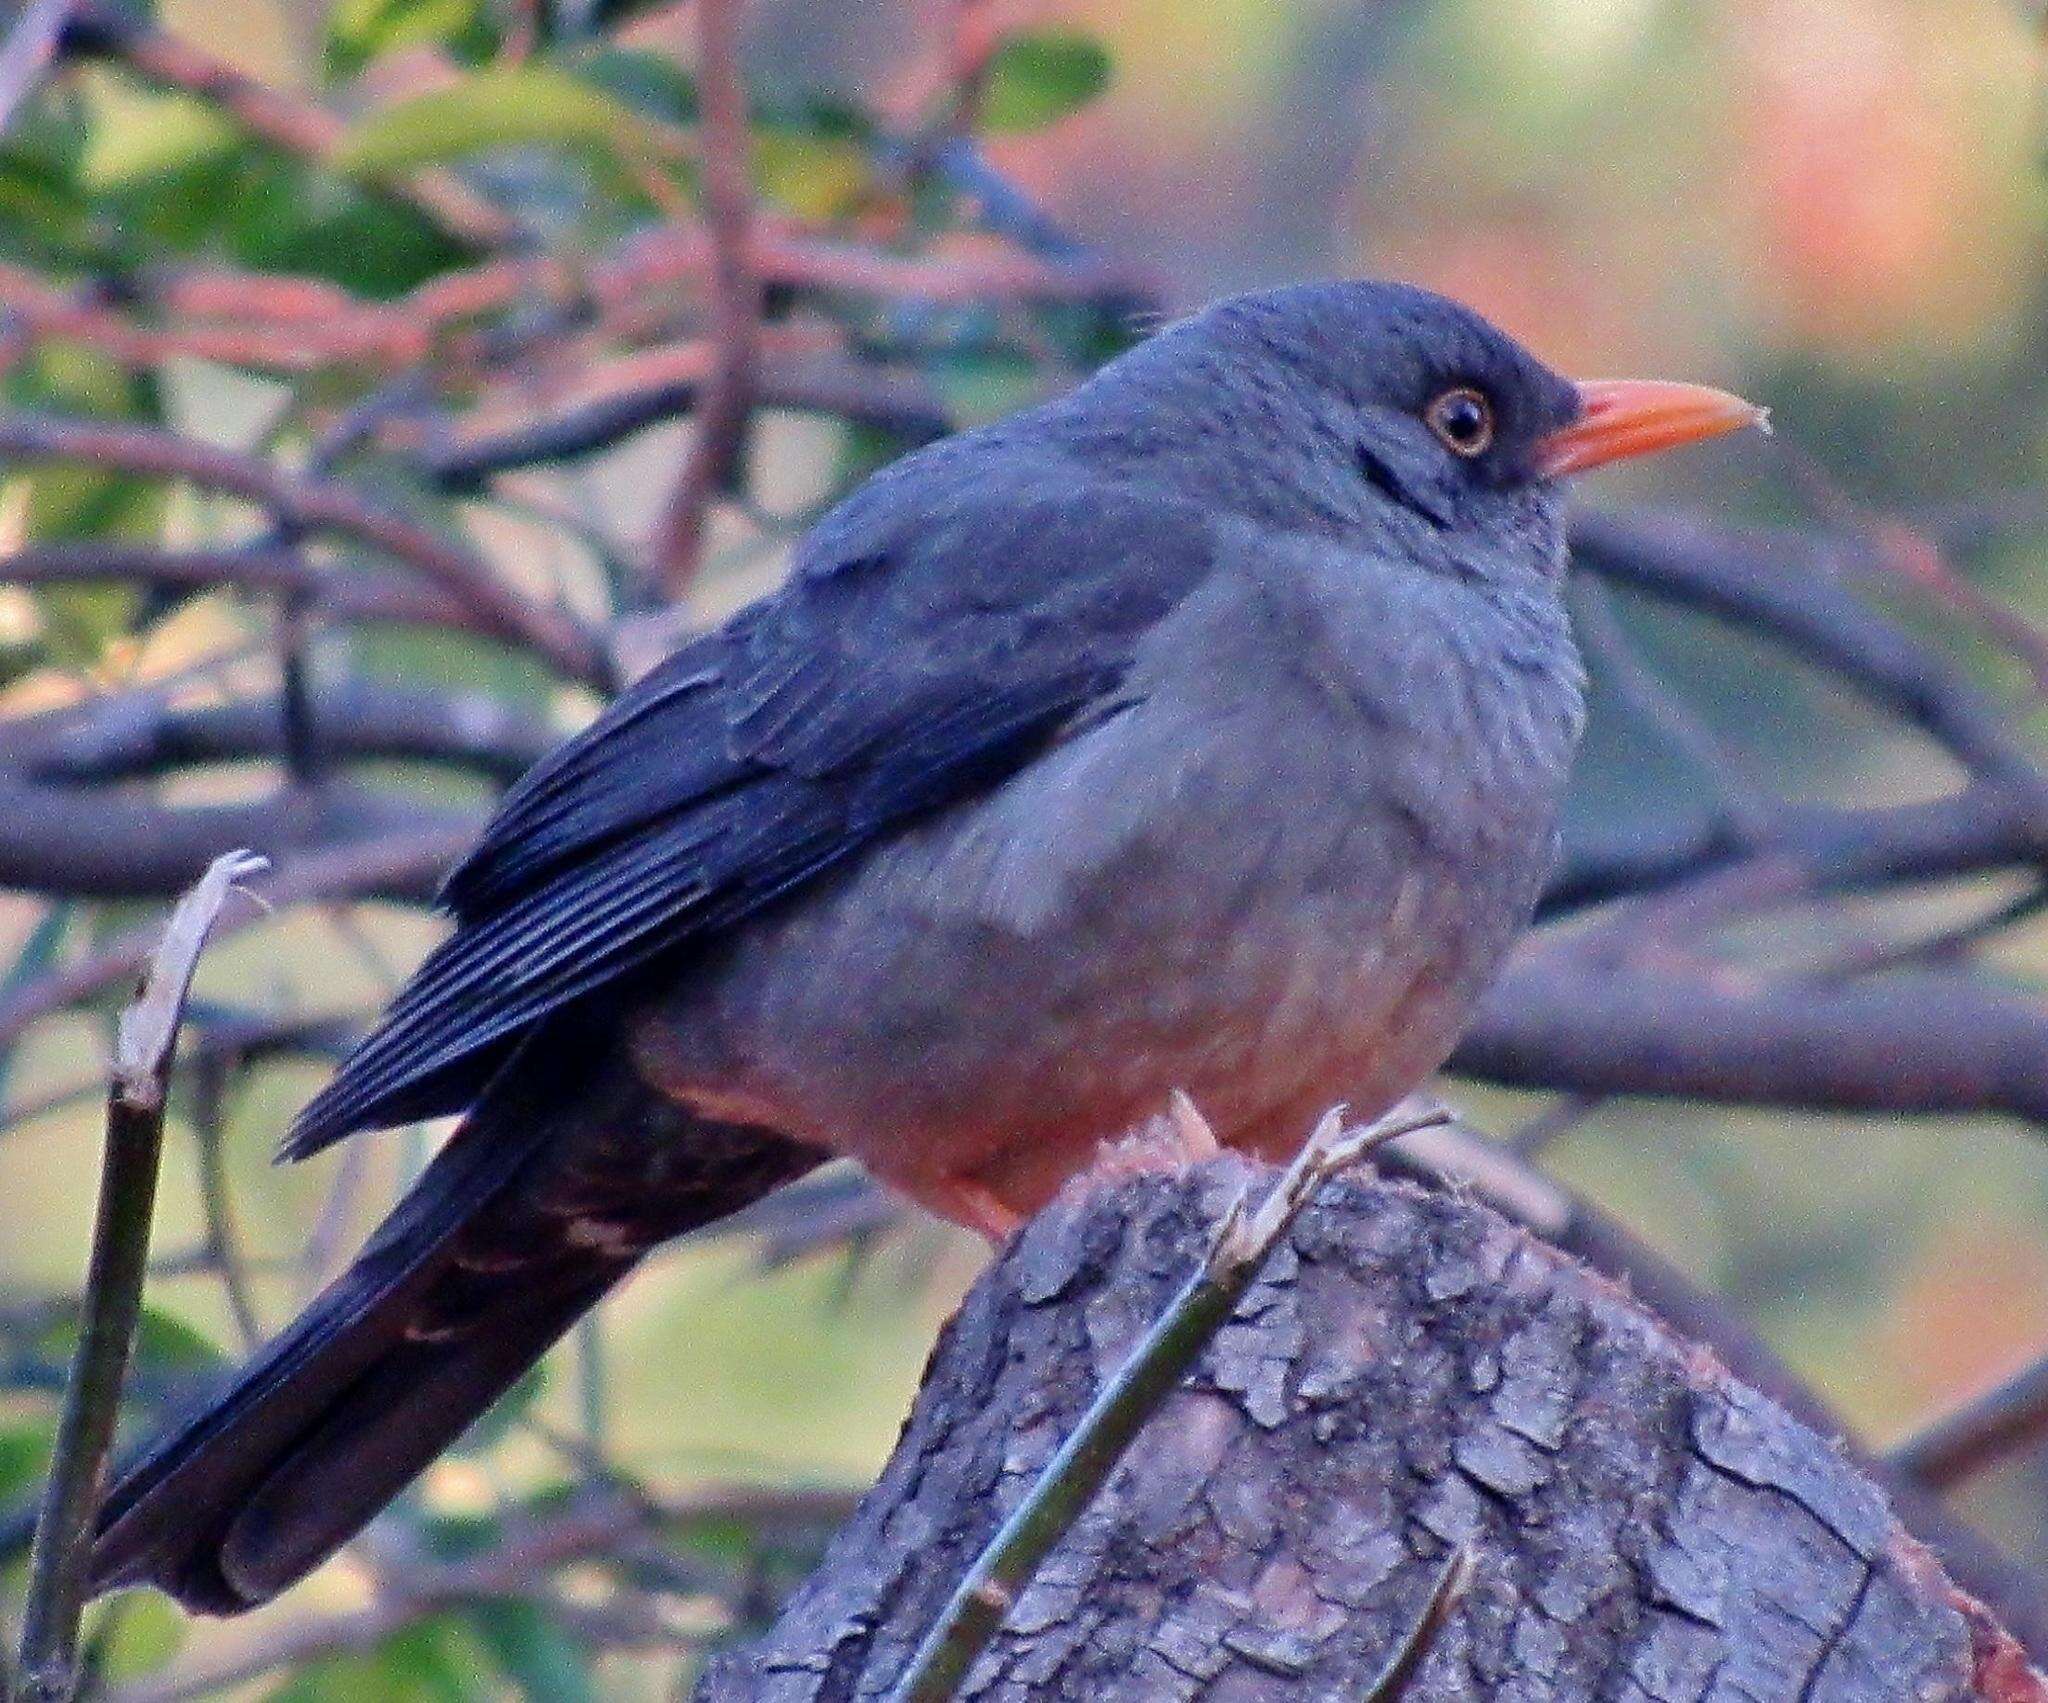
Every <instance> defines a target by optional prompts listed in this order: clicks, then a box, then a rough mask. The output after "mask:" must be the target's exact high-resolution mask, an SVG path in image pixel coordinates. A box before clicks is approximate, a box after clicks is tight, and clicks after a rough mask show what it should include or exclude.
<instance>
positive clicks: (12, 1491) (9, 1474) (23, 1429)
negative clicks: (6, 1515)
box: [0, 1419, 57, 1508]
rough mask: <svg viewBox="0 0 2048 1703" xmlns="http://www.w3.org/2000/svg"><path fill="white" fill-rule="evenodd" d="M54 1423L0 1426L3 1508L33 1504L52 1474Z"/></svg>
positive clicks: (28, 1421) (22, 1421)
mask: <svg viewBox="0 0 2048 1703" xmlns="http://www.w3.org/2000/svg"><path fill="white" fill-rule="evenodd" d="M56 1432H57V1422H56V1421H55V1420H54V1419H15V1420H10V1421H8V1422H7V1423H6V1424H4V1425H0V1508H18V1507H22V1506H25V1505H26V1504H27V1503H29V1502H31V1501H33V1500H34V1498H35V1497H36V1495H37V1493H38V1492H39V1491H40V1490H41V1488H42V1483H43V1475H44V1474H45V1473H46V1472H48V1471H49V1470H50V1446H51V1444H52V1442H53V1441H54V1440H55V1437H56Z"/></svg>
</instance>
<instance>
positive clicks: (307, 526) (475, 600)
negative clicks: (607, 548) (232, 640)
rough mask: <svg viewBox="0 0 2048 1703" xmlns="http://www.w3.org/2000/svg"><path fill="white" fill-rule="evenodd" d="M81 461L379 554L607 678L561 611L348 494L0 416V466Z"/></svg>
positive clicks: (140, 443)
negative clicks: (193, 488) (248, 507)
mask: <svg viewBox="0 0 2048 1703" xmlns="http://www.w3.org/2000/svg"><path fill="white" fill-rule="evenodd" d="M6 459H27V460H56V461H71V462H83V463H86V464H89V465H92V466H96V467H102V468H110V469H116V470H119V471H122V472H126V473H135V474H140V475H144V476H146V477H153V478H163V479H182V480H186V481H189V482H190V483H192V484H195V485H199V486H201V487H203V488H205V489H208V490H215V491H223V492H226V493H228V494H229V495H231V496H236V497H240V498H242V499H243V500H244V501H246V502H250V503H254V504H256V505H257V506H259V507H260V508H263V509H264V510H266V511H267V512H268V513H269V514H270V516H271V517H272V518H273V519H274V520H276V521H278V522H281V523H283V524H284V525H287V526H289V527H291V528H292V529H293V530H294V531H300V532H332V533H338V534H340V535H341V536H343V537H346V538H350V539H353V540H354V541H356V542H357V543H360V544H364V545H367V546H369V547H370V548H371V549H374V550H378V551H381V552H382V553H384V554H385V555H387V556H390V557H392V558H394V559H395V560H397V561H400V562H402V563H404V564H405V565H406V566H407V567H409V568H411V569H413V570H414V571H415V572H417V573H419V574H420V575H421V576H423V577H424V578H426V579H428V580H430V581H432V582H433V583H434V584H436V585H438V586H440V587H442V588H443V589H444V590H446V591H448V592H449V593H451V594H452V595H454V596H456V597H458V598H460V599H461V600H462V601H463V603H464V604H466V605H467V606H468V607H469V608H470V609H472V610H474V611H475V613H476V615H477V618H478V620H479V621H480V622H481V623H482V624H483V626H484V627H485V628H486V629H487V630H488V631H491V632H493V633H495V634H497V635H498V636H499V637H501V638H504V639H507V640H510V641H512V642H515V643H519V644H523V645H525V646H526V647H527V648H529V649H531V650H532V651H534V652H535V653H537V654H538V655H540V656H542V657H544V658H546V659H547V660H548V661H549V662H550V663H552V664H553V665H554V666H556V667H557V668H560V669H561V670H562V671H563V672H565V673H567V674H571V675H573V676H575V677H576V678H578V679H583V680H592V681H598V680H602V679H604V678H605V675H606V669H605V666H604V663H603V659H602V653H601V651H600V649H599V647H598V645H597V643H596V641H595V640H594V639H593V638H592V637H591V635H590V634H589V633H587V632H586V631H584V630H583V628H582V627H581V626H580V625H579V624H578V623H577V622H576V621H575V620H573V619H572V618H571V617H570V616H569V615H568V614H566V613H565V612H564V611H562V610H560V609H556V608H551V607H549V606H548V605H545V604H541V603H536V602H533V601H532V600H531V599H529V598H526V597H523V596H521V595H520V594H519V593H518V592H516V591H514V590H512V589H511V588H510V587H509V586H507V585H506V584H505V583H504V581H503V580H501V579H500V578H499V577H498V576H497V574H496V572H495V571H494V570H493V569H492V567H491V566H490V564H489V563H488V562H486V561H485V560H484V559H483V558H482V557H480V556H478V555H477V554H475V553H474V552H473V551H471V550H470V549H469V548H468V547H467V546H466V545H463V544H459V543H457V542H456V541H455V540H454V539H453V538H451V537H449V536H448V535H447V534H446V533H443V532H439V531H436V530H435V529H434V528H432V527H428V526H423V525H421V524H419V523H418V522H416V521H412V520H408V519H407V518H405V517H404V516H403V515H399V514H396V513H393V512H392V511H391V510H389V509H386V508H381V507H379V506H378V505H377V504H375V503H373V502H371V501H370V500H369V499H367V498H365V497H364V496H362V495H361V494H360V493H359V492H358V491H357V490H356V489H355V488H354V487H353V486H351V485H347V484H344V483H342V482H341V481H339V480H333V479H315V478H304V477H300V476H297V475H295V474H293V473H292V472H291V471H289V470H288V469H286V468H284V467H281V466H279V465H277V464H276V463H274V462H269V461H263V460H260V459H258V458H257V457H255V456H248V455H239V454H237V453H235V452H234V451H232V450H226V449H219V448H216V447H214V446H213V445H211V444H203V443H199V442H196V441H195V440H193V439H191V438H185V437H180V436H178V435H176V434H175V433H172V432H167V431H162V430H159V429H157V428H155V427H151V426H135V425H108V424H102V423H99V422H96V421H87V420H68V419H54V418H48V417H43V416H37V415H27V414H12V415H0V460H6Z"/></svg>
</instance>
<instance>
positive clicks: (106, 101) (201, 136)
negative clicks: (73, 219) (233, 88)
mask: <svg viewBox="0 0 2048 1703" xmlns="http://www.w3.org/2000/svg"><path fill="white" fill-rule="evenodd" d="M94 93H95V99H94V100H93V102H92V106H93V112H92V119H91V124H90V128H89V130H88V132H87V135H86V143H85V150H84V152H83V154H82V155H81V156H80V159H79V162H78V182H79V186H80V187H81V188H82V189H84V190H85V191H86V192H87V193H88V194H93V195H111V194H115V193H118V192H119V191H121V190H125V189H131V188H133V187H135V186H136V185H137V184H140V183H143V182H146V181H148V180H149V179H152V178H161V177H168V176H171V175H173V174H176V173H179V172H187V171H191V170H193V169H194V168H195V167H199V166H204V165H209V164H212V163H214V162H217V161H221V160H225V159H228V158H230V157H232V156H233V155H234V154H236V153H237V152H238V151H240V149H241V147H242V146H243V138H242V133H241V132H240V131H239V130H237V129H236V128H235V126H234V125H233V124H232V123H231V122H229V120H228V119H227V118H225V117H224V116H223V115H222V114H221V113H220V112H219V111H218V110H217V109H216V108H214V107H212V106H209V105H207V104H206V103H205V102H203V101H198V100H194V99H193V98H192V97H191V96H190V95H182V94H156V93H153V92H151V91H149V90H146V89H137V88H132V87H130V86H128V85H127V84H124V83H118V82H115V81H113V80H112V79H111V78H107V79H102V80H100V81H98V82H97V83H96V84H95V86H94Z"/></svg>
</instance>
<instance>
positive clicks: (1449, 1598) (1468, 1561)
mask: <svg viewBox="0 0 2048 1703" xmlns="http://www.w3.org/2000/svg"><path fill="white" fill-rule="evenodd" d="M1478 1564H1479V1563H1478V1560H1477V1558H1476V1557H1475V1556H1474V1555H1473V1553H1472V1551H1471V1550H1469V1549H1467V1548H1465V1547H1463V1546H1462V1545H1461V1546H1460V1547H1458V1548H1456V1549H1454V1550H1452V1551H1451V1553H1450V1555H1449V1557H1448V1558H1447V1559H1446V1560H1445V1562H1444V1564H1443V1567H1442V1568H1441V1569H1440V1570H1439V1571H1438V1573H1437V1576H1436V1582H1435V1583H1434V1584H1433V1585H1431V1586H1430V1588H1429V1596H1428V1599H1427V1600H1426V1601H1425V1602H1424V1603H1423V1605H1422V1612H1421V1613H1420V1614H1418V1615H1417V1616H1416V1617H1415V1624H1414V1625H1413V1626H1411V1627H1410V1628H1409V1629H1408V1636H1407V1637H1405V1638H1403V1639H1402V1640H1401V1645H1400V1648H1399V1649H1397V1650H1395V1651H1394V1653H1393V1655H1392V1656H1391V1657H1389V1658H1388V1660H1387V1665H1386V1666H1385V1667H1384V1668H1382V1669H1381V1670H1380V1674H1379V1677H1378V1678H1377V1679H1375V1680H1374V1681H1373V1682H1372V1684H1371V1685H1369V1686H1367V1687H1366V1690H1365V1695H1364V1696H1363V1697H1361V1698H1360V1699H1359V1703H1394V1700H1395V1699H1396V1698H1398V1697H1399V1696H1400V1695H1401V1694H1402V1693H1403V1692H1404V1691H1406V1690H1407V1689H1408V1682H1409V1681H1410V1680H1412V1679H1413V1678H1414V1677H1415V1675H1416V1671H1417V1670H1418V1669H1419V1668H1420V1667H1421V1666H1422V1664H1423V1661H1424V1660H1425V1658H1427V1656H1428V1655H1429V1652H1430V1649H1431V1647H1432V1646H1433V1645H1434V1644H1435V1643H1436V1641H1437V1638H1438V1636H1439V1635H1440V1634H1441V1633H1442V1632H1443V1629H1444V1625H1445V1623H1446V1622H1447V1621H1449V1619H1450V1618H1451V1613H1452V1611H1453V1610H1454V1609H1456V1608H1457V1606H1458V1604H1459V1602H1460V1601H1462V1600H1463V1598H1464V1595H1465V1593H1466V1591H1468V1590H1470V1589H1471V1587H1472V1574H1473V1571H1474V1570H1475V1569H1476V1568H1477V1566H1478Z"/></svg>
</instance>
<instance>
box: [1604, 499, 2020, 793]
mask: <svg viewBox="0 0 2048 1703" xmlns="http://www.w3.org/2000/svg"><path fill="white" fill-rule="evenodd" d="M1572 552H1573V559H1574V561H1575V562H1576V563H1577V565H1578V566H1579V567H1580V568H1581V569H1583V570H1585V571H1586V572H1589V573H1595V574H1598V575H1599V576H1600V577H1601V578H1603V579H1605V580H1608V581H1610V582H1611V583H1613V584H1616V585H1625V586H1628V587H1630V588H1631V589H1632V590H1635V591H1639V592H1642V593H1644V594H1646V595H1648V596H1651V597H1655V598H1658V599H1660V600H1662V601H1664V602H1669V603H1678V604H1682V605H1684V606H1686V607H1688V608H1692V609H1696V610H1699V611H1700V612H1702V613H1704V614H1709V615H1713V616H1717V617H1719V618H1720V619H1722V620H1725V621H1729V622H1732V623H1734V624H1736V625H1738V626H1741V627H1745V628H1747V629H1749V630H1750V631H1752V632H1756V633H1760V634H1762V635H1764V636H1766V637H1768V638H1772V639H1775V640H1777V641H1778V642H1779V643H1781V644H1783V645H1786V646H1787V647H1789V648H1790V649H1791V650H1792V651H1794V652H1795V653H1796V654H1797V655H1799V656H1800V657H1802V658H1803V659H1805V660H1806V661H1808V662H1811V663H1813V664H1814V665H1816V666H1817V667H1821V668H1825V669H1827V670H1829V671H1830V672H1833V673H1835V674H1838V675H1840V676H1841V677H1842V678H1843V679H1844V680H1846V681H1848V682H1849V683H1850V684H1851V685H1853V686H1854V687H1855V688H1856V689H1857V690H1858V691H1859V692H1861V693H1862V694H1863V695H1864V696H1865V697H1867V698H1869V699H1871V700H1872V701H1873V702H1875V703H1877V704H1879V705H1880V706H1882V707H1883V708H1885V709H1887V710H1889V711H1891V712H1892V713H1894V714H1896V715H1898V716H1900V717H1902V718H1903V719H1904V720H1906V721H1908V722H1910V723H1912V724H1913V725H1915V726H1917V727H1919V728H1921V729H1922V730H1923V731H1924V732H1925V733H1926V734H1927V735H1928V736H1929V737H1930V738H1932V739H1934V740H1935V741H1936V742H1937V743H1939V744H1940V745H1942V746H1943V747H1945V748H1946V749H1947V750H1948V751H1949V752H1950V753H1951V754H1952V755H1954V757H1955V758H1956V760H1957V761H1958V762H1960V763H1962V764H1963V765H1964V767H1966V768H1967V769H1969V770H1970V771H1971V773H1972V774H1974V775H1975V776H1977V777H1978V778H1979V779H1981V780H1986V781H1992V782H1996V783H1997V784H1999V785H2001V786H2004V787H2006V788H2008V789H2009V790H2011V791H2012V792H2013V793H2014V794H2015V795H2017V796H2019V797H2021V798H2024V799H2026V800H2027V801H2028V803H2029V804H2030V805H2031V806H2032V807H2033V808H2035V809H2038V810H2048V780H2044V777H2043V774H2042V771H2041V768H2040V765H2039V763H2038V761H2037V760H2036V756H2035V753H2034V752H2033V751H2032V749H2031V748H2030V747H2029V746H2028V745H2027V743H2026V742H2025V741H2024V740H2023V739H2021V738H2020V737H2019V736H2018V735H2017V734H2016V733H2015V732H2014V731H2013V729H2012V727H2011V725H2010V722H2009V720H2008V718H2007V717H2006V715H2005V714H2004V712H2003V711H2002V710H2001V709H2000V708H1999V706H1998V705H1997V704H1995V703H1994V702H1993V701H1992V700H1990V699H1989V698H1987V697H1986V696H1985V695H1984V694H1983V693H1982V692H1980V691H1979V690H1978V689H1977V688H1976V687H1975V686H1973V685H1972V684H1971V683H1970V682H1969V681H1968V680H1966V679H1965V678H1964V677H1963V675H1962V672H1961V671H1960V670H1959V669H1958V668H1956V667H1955V666H1953V665H1952V664H1950V663H1949V662H1948V661H1947V660H1946V659H1944V658H1943V657H1941V656H1940V655H1938V654H1937V653H1936V652H1934V651H1933V650H1931V649H1930V648H1929V647H1927V646H1926V645H1923V644H1921V643H1920V641H1919V640H1917V639H1915V638H1914V637H1913V636H1912V635H1911V634H1909V633H1908V632H1906V631H1905V629H1904V628H1902V627H1899V626H1897V625H1895V624H1894V623H1892V622H1891V621H1888V620H1887V619H1885V618H1884V617H1883V616H1882V615H1879V614H1878V613H1877V612H1876V611H1875V610H1873V609H1871V608H1869V607H1868V606H1867V605H1865V604H1863V603H1861V602H1859V601H1858V600H1857V599H1856V598H1855V597H1853V596H1851V595H1850V594H1849V593H1847V592H1845V591H1843V590H1842V589H1841V588H1840V587H1839V585H1838V584H1837V583H1836V578H1837V574H1838V572H1839V566H1840V551H1839V548H1838V547H1837V546H1836V545H1834V544H1833V543H1832V542H1831V541H1830V540H1829V539H1828V538H1826V537H1825V536H1824V535H1819V536H1817V535H1811V534H1804V533H1796V532H1789V531H1780V532H1776V533H1763V532H1756V531H1750V532H1744V531H1738V530H1736V529H1734V528H1731V527H1719V526H1712V525H1709V524H1707V523H1705V522H1702V521H1699V520H1695V519H1691V518H1688V517H1684V516H1679V515H1647V514H1633V515H1627V516H1623V515H1617V514H1612V513H1605V514H1603V513H1587V514H1582V515H1580V516H1579V517H1578V519H1577V521H1576V522H1575V524H1574V525H1573V528H1572Z"/></svg>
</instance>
